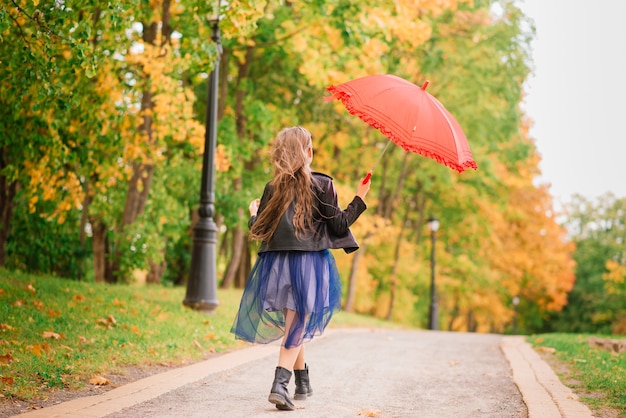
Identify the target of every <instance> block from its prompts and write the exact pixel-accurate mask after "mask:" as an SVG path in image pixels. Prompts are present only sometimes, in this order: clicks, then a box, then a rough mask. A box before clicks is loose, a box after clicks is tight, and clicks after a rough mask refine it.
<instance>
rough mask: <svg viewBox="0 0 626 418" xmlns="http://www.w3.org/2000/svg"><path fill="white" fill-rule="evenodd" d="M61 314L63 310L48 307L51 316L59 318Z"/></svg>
mask: <svg viewBox="0 0 626 418" xmlns="http://www.w3.org/2000/svg"><path fill="white" fill-rule="evenodd" d="M60 316H61V312H59V311H56V310H54V309H48V317H50V318H58V317H60Z"/></svg>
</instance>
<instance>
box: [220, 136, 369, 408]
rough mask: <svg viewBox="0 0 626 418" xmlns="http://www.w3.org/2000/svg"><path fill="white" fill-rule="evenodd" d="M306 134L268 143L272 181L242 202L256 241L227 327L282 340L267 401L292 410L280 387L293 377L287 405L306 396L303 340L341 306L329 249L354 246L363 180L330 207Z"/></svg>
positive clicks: (332, 195)
mask: <svg viewBox="0 0 626 418" xmlns="http://www.w3.org/2000/svg"><path fill="white" fill-rule="evenodd" d="M311 161H313V146H312V141H311V134H310V133H309V132H308V131H307V130H306V129H304V128H302V127H300V126H295V127H291V128H285V129H283V130H282V131H280V132H279V133H278V135H277V136H276V138H275V140H274V144H273V150H272V162H273V164H274V178H273V180H272V181H270V182H269V183H267V185H266V186H265V190H264V191H263V196H262V197H261V200H260V201H259V200H258V199H256V200H253V201H252V202H250V206H249V210H250V216H251V217H250V220H249V222H248V226H249V227H250V237H251V238H252V239H254V240H257V241H261V247H260V248H259V254H258V258H257V261H256V263H255V265H254V267H253V268H252V272H251V273H250V277H249V278H248V283H247V284H246V288H245V290H244V292H243V295H242V298H241V304H240V306H239V312H238V313H237V317H236V318H235V322H234V324H233V327H232V329H231V332H233V333H234V334H235V336H236V338H238V339H242V340H246V341H249V342H253V343H269V342H271V341H275V340H278V339H280V338H282V344H281V347H280V353H279V357H278V365H277V367H276V370H275V376H274V382H273V384H272V389H271V391H270V395H269V398H268V400H269V401H270V402H271V403H273V404H275V405H276V408H278V409H281V410H294V409H295V405H294V404H293V402H292V400H291V398H290V397H289V392H288V390H287V385H288V384H289V380H290V379H291V374H292V370H293V371H294V373H295V381H296V390H295V396H294V399H306V397H307V396H311V394H312V393H313V390H312V389H311V385H310V383H309V372H308V367H307V365H306V364H305V361H304V345H303V342H304V341H308V340H310V339H312V338H313V337H314V336H315V335H321V334H322V333H323V332H324V329H325V328H326V325H328V323H329V321H330V319H331V316H332V315H333V312H334V311H335V310H339V308H340V307H341V282H340V280H339V272H338V270H337V266H336V265H335V259H334V257H333V255H332V254H331V253H330V251H329V249H330V248H342V249H344V251H346V252H347V253H350V252H353V251H356V250H357V249H358V248H359V247H358V244H357V243H356V240H355V239H354V237H353V235H352V233H351V232H350V229H349V227H350V225H352V223H354V221H356V219H357V218H358V217H359V216H360V215H361V213H363V211H365V209H366V205H365V202H364V201H363V199H364V198H365V195H366V194H367V192H368V191H369V189H370V182H369V179H368V180H367V181H366V182H362V181H361V182H359V185H358V187H357V193H356V196H355V197H354V199H353V200H352V202H351V203H350V204H349V205H348V207H347V208H346V209H345V210H341V208H340V207H339V205H338V203H337V193H336V191H335V187H334V185H333V181H332V178H331V177H329V176H326V175H324V174H321V173H315V172H312V171H311Z"/></svg>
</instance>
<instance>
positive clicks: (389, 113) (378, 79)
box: [325, 74, 478, 180]
mask: <svg viewBox="0 0 626 418" xmlns="http://www.w3.org/2000/svg"><path fill="white" fill-rule="evenodd" d="M427 86H428V81H426V82H425V83H424V84H423V85H422V87H418V86H416V85H415V84H413V83H410V82H408V81H406V80H404V79H402V78H400V77H397V76H395V75H390V74H378V75H371V76H367V77H362V78H357V79H355V80H352V81H348V82H346V83H342V84H338V85H336V86H330V87H328V88H327V89H326V90H327V91H329V92H330V93H332V96H328V97H325V100H327V101H330V100H332V99H339V100H341V102H342V103H343V104H344V105H345V106H346V108H347V109H348V111H349V112H350V113H351V114H353V115H356V116H358V117H359V118H361V119H362V120H363V121H364V122H366V123H367V124H369V125H370V126H373V127H374V128H376V129H378V130H379V131H380V132H382V133H383V135H385V136H386V137H387V138H389V139H390V140H392V141H393V142H395V143H396V144H398V145H400V146H401V147H402V148H404V149H405V150H407V151H411V152H415V153H417V154H421V155H423V156H425V157H430V158H432V159H434V160H436V161H437V162H439V163H441V164H445V165H447V166H448V167H450V168H453V169H455V170H457V171H458V172H459V173H460V172H463V171H464V170H465V169H467V168H473V169H475V170H476V169H477V168H478V166H477V165H476V162H475V161H474V160H473V158H472V152H471V151H470V147H469V144H468V142H467V138H466V137H465V134H464V133H463V129H461V126H460V125H459V123H458V122H457V121H456V119H454V117H453V116H452V115H451V114H450V112H448V110H447V109H446V108H445V107H444V106H443V105H442V104H441V103H440V102H439V100H437V99H436V98H434V97H433V96H432V95H431V94H430V93H428V92H426V87H427ZM387 145H388V144H387ZM383 152H384V151H383ZM370 175H371V172H370V173H369V174H368V177H367V178H366V180H367V179H369V176H370Z"/></svg>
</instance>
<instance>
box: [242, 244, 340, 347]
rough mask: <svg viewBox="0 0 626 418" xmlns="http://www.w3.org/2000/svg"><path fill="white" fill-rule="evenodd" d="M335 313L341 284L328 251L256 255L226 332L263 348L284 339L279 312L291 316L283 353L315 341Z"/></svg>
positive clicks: (283, 322)
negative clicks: (287, 311)
mask: <svg viewBox="0 0 626 418" xmlns="http://www.w3.org/2000/svg"><path fill="white" fill-rule="evenodd" d="M340 307H341V281H340V279H339V271H338V270H337V265H336V264H335V258H334V257H333V255H332V254H331V253H330V251H329V250H323V251H270V252H264V253H260V254H259V256H258V258H257V261H256V263H255V264H254V267H252V272H251V273H250V277H249V278H248V283H247V284H246V288H245V289H244V291H243V295H242V297H241V304H240V306H239V312H238V313H237V317H236V318H235V322H234V324H233V326H232V328H231V332H232V333H234V334H235V337H236V338H237V339H240V340H245V341H249V342H252V343H262V344H266V343H269V342H272V341H275V340H278V339H280V338H282V337H283V336H284V335H285V309H290V310H293V311H295V312H296V315H295V319H294V320H293V323H292V326H291V327H290V329H289V332H288V333H287V338H286V340H285V344H284V345H285V347H287V348H292V347H297V346H299V345H301V344H302V343H303V342H304V341H308V340H310V339H312V338H313V337H314V336H315V335H321V334H322V333H323V332H324V329H325V328H326V326H327V325H328V323H329V322H330V319H331V317H332V315H333V313H334V312H335V311H338V310H339V309H340Z"/></svg>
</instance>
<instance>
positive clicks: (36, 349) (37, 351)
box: [30, 344, 41, 357]
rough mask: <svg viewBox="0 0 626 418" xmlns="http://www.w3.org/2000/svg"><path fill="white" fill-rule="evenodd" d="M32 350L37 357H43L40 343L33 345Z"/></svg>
mask: <svg viewBox="0 0 626 418" xmlns="http://www.w3.org/2000/svg"><path fill="white" fill-rule="evenodd" d="M30 351H32V352H33V354H34V355H36V356H37V357H41V346H40V345H39V344H37V345H33V346H32V347H31V349H30Z"/></svg>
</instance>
